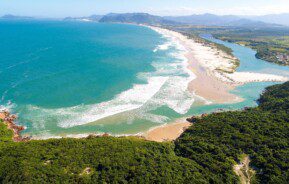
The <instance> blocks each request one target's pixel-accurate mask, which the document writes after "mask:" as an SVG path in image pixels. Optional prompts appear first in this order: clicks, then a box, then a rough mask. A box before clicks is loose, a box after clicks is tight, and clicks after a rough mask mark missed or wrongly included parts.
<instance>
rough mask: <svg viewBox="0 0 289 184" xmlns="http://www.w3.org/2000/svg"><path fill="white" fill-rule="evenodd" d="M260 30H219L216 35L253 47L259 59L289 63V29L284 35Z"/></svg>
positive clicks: (281, 63) (222, 38) (219, 37)
mask: <svg viewBox="0 0 289 184" xmlns="http://www.w3.org/2000/svg"><path fill="white" fill-rule="evenodd" d="M240 32H241V34H240ZM260 32H261V31H260V30H254V31H253V30H246V29H242V30H233V31H231V32H224V33H222V32H219V33H215V34H214V36H215V37H216V38H218V39H221V40H225V41H229V42H234V43H237V44H241V45H244V46H248V47H251V48H252V49H254V50H256V51H257V53H256V57H257V58H259V59H263V60H266V61H269V62H273V63H277V64H280V65H289V37H288V35H289V31H288V30H287V31H284V34H283V35H280V34H279V33H278V32H277V33H274V32H273V31H269V32H268V33H266V32H265V33H264V32H263V34H262V33H260ZM285 35H286V36H285Z"/></svg>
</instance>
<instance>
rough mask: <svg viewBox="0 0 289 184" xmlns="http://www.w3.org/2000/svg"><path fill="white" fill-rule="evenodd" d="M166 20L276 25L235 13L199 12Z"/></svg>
mask: <svg viewBox="0 0 289 184" xmlns="http://www.w3.org/2000/svg"><path fill="white" fill-rule="evenodd" d="M164 18H165V19H167V20H171V21H176V22H180V23H183V24H190V25H203V26H240V27H272V26H277V25H275V24H271V23H265V22H262V21H257V20H250V19H246V18H244V17H239V16H235V15H224V16H218V15H214V14H201V15H189V16H177V17H174V16H167V17H164Z"/></svg>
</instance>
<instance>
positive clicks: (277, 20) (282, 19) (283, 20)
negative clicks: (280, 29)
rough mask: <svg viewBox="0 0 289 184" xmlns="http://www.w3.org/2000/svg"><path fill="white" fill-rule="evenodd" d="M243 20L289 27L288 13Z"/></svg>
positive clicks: (251, 17)
mask: <svg viewBox="0 0 289 184" xmlns="http://www.w3.org/2000/svg"><path fill="white" fill-rule="evenodd" d="M244 18H248V19H251V20H258V21H263V22H266V23H273V24H281V25H285V26H289V21H288V20H289V13H282V14H270V15H262V16H244Z"/></svg>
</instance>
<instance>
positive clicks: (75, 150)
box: [0, 82, 289, 184]
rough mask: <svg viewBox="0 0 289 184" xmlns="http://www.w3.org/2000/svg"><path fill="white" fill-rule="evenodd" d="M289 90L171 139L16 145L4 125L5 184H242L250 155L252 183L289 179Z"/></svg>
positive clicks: (274, 90) (0, 179)
mask: <svg viewBox="0 0 289 184" xmlns="http://www.w3.org/2000/svg"><path fill="white" fill-rule="evenodd" d="M288 89H289V82H287V83H284V84H279V85H275V86H272V87H269V88H267V89H266V91H265V93H264V94H263V95H262V96H261V98H260V99H259V103H260V106H259V107H256V108H247V109H245V110H243V111H230V112H221V113H213V114H211V115H208V116H206V117H203V118H199V117H193V118H192V120H193V121H194V124H193V126H191V127H190V128H189V129H188V130H186V131H185V132H184V133H183V134H182V135H181V137H180V138H179V139H178V140H177V141H175V142H173V143H170V142H168V143H156V142H150V141H145V140H142V139H140V138H134V137H123V138H114V137H93V136H90V137H88V138H85V139H71V138H69V139H68V138H66V139H50V140H31V141H28V142H12V140H11V138H12V133H11V131H10V130H8V129H7V128H6V127H5V124H3V123H1V122H0V183H238V182H239V179H238V177H237V175H236V174H234V171H233V166H234V165H236V164H237V163H239V162H240V161H241V159H242V157H243V156H242V155H244V154H245V155H248V157H246V158H250V159H249V160H251V162H249V167H250V169H252V170H254V172H252V173H253V174H252V178H251V181H252V182H253V183H262V184H263V183H278V184H282V183H284V184H285V183H288V181H289V159H288V158H289V134H288V132H289V105H288V104H289V92H288V91H289V90H288ZM0 121H1V120H0ZM254 173H255V174H254Z"/></svg>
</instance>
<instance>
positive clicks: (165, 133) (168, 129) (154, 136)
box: [143, 120, 192, 142]
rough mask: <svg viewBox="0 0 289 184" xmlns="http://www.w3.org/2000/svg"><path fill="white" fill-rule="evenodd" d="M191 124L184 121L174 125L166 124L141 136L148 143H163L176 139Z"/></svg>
mask: <svg viewBox="0 0 289 184" xmlns="http://www.w3.org/2000/svg"><path fill="white" fill-rule="evenodd" d="M191 125H192V124H191V123H189V122H186V120H178V121H177V122H176V123H171V124H166V125H162V126H159V127H155V128H152V129H151V130H149V131H148V132H146V133H144V134H143V137H144V138H145V139H146V140H149V141H156V142H163V141H173V140H175V139H177V138H178V137H179V136H180V135H181V134H182V133H183V132H184V131H185V130H186V129H187V128H189V127H190V126H191Z"/></svg>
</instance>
